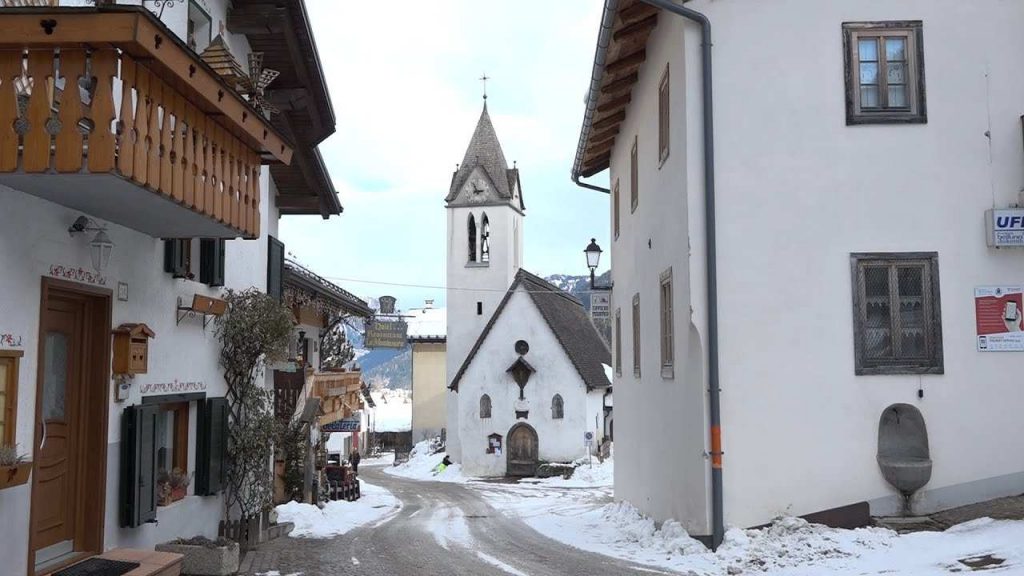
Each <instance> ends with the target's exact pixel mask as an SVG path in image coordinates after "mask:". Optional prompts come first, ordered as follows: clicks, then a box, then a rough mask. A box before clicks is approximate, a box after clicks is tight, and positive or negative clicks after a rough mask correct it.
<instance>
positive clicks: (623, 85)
mask: <svg viewBox="0 0 1024 576" xmlns="http://www.w3.org/2000/svg"><path fill="white" fill-rule="evenodd" d="M639 77H640V75H639V74H637V73H636V72H633V73H632V74H629V75H628V76H623V77H622V78H619V79H618V80H613V81H611V82H609V83H607V84H605V85H604V86H602V87H601V94H603V95H606V96H614V95H619V94H622V93H623V92H629V91H630V90H632V89H633V84H635V83H636V81H637V79H638V78H639Z"/></svg>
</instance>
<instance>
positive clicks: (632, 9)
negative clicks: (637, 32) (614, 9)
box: [618, 0, 659, 26]
mask: <svg viewBox="0 0 1024 576" xmlns="http://www.w3.org/2000/svg"><path fill="white" fill-rule="evenodd" d="M658 11H659V10H658V8H655V7H654V6H651V5H650V4H647V3H645V2H640V1H639V0H638V1H637V2H634V3H633V4H632V5H630V6H627V7H625V8H623V9H622V10H619V14H618V17H619V22H621V23H622V25H624V26H629V25H630V24H632V23H634V22H639V21H640V20H643V19H644V18H647V17H649V16H651V15H652V14H655V15H657V14H658Z"/></svg>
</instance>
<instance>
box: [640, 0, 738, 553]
mask: <svg viewBox="0 0 1024 576" xmlns="http://www.w3.org/2000/svg"><path fill="white" fill-rule="evenodd" d="M641 1H642V2H645V3H647V4H650V5H651V6H655V7H657V8H661V9H662V10H665V11H668V12H671V13H673V14H675V15H677V16H682V17H683V18H686V19H687V20H690V21H691V22H695V23H696V24H699V25H700V30H701V73H702V77H701V87H702V88H703V105H704V226H705V232H704V235H705V238H704V242H705V259H706V261H707V286H706V288H707V292H708V388H709V390H708V396H709V398H708V413H709V414H708V416H709V420H710V421H711V430H710V432H711V454H710V456H711V547H712V548H713V549H718V545H719V544H721V543H722V538H723V536H724V534H725V521H724V505H723V497H722V415H721V404H720V399H719V387H718V261H717V247H716V241H715V239H716V234H715V122H714V120H715V116H714V111H713V104H714V99H713V98H712V82H711V77H712V74H711V73H712V59H711V21H710V20H708V17H707V16H705V15H704V14H701V13H700V12H697V11H695V10H691V9H690V8H686V7H685V6H680V5H678V4H676V3H674V2H671V1H670V0H641Z"/></svg>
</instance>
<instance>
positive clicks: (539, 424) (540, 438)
mask: <svg viewBox="0 0 1024 576" xmlns="http://www.w3.org/2000/svg"><path fill="white" fill-rule="evenodd" d="M445 201H446V202H447V209H448V298H447V301H448V308H447V316H448V327H447V329H448V338H447V376H448V378H449V379H450V380H449V384H448V390H449V391H448V397H447V401H446V410H447V414H448V416H447V438H446V439H447V446H446V447H447V451H448V453H449V454H450V455H451V456H452V458H453V459H454V460H456V461H458V462H461V463H462V465H463V470H465V471H466V473H468V474H471V475H476V476H502V475H505V474H506V473H508V474H510V475H531V474H533V473H534V471H535V469H536V466H537V463H538V461H539V460H547V461H556V462H565V461H569V460H574V459H576V458H578V457H580V456H582V455H584V454H586V452H585V448H584V441H583V438H584V433H585V432H588V431H595V433H594V438H595V439H599V438H601V432H600V430H603V423H601V427H600V428H599V427H598V426H597V424H598V423H600V422H599V421H600V420H601V418H602V417H598V415H599V414H601V413H602V412H601V411H602V408H601V395H602V394H603V392H604V389H605V388H607V387H608V385H609V383H608V379H607V377H606V376H605V374H604V371H603V369H602V367H601V366H602V362H604V363H607V362H608V361H609V359H602V358H604V355H607V354H608V350H607V346H605V344H604V342H603V341H602V340H601V338H600V336H599V335H598V334H597V331H596V330H595V329H594V327H593V324H591V323H590V320H589V319H588V318H587V316H586V313H585V312H584V310H583V307H582V305H581V304H580V303H579V301H578V300H575V299H574V298H573V297H572V296H570V295H568V294H564V293H562V292H561V291H560V290H558V289H557V288H556V287H554V286H552V285H551V284H549V283H547V282H545V281H544V280H542V279H540V278H538V277H536V276H534V275H532V274H529V273H528V272H525V271H524V270H521V269H520V267H521V266H522V258H523V249H522V246H523V217H524V210H525V204H524V203H523V196H522V189H521V186H520V182H519V170H518V169H516V168H514V167H513V168H511V169H510V168H509V167H508V163H507V162H506V160H505V155H504V153H503V152H502V150H501V144H500V142H499V141H498V136H497V134H496V133H495V131H494V126H493V125H492V124H491V118H490V115H489V114H488V112H487V106H486V102H485V105H484V109H483V112H482V113H481V114H480V119H479V121H478V122H477V126H476V130H475V131H474V133H473V138H472V139H471V140H470V143H469V147H468V149H467V150H466V155H465V158H464V159H463V161H462V164H460V165H459V168H458V169H457V170H456V172H455V174H453V176H452V182H451V188H450V190H449V193H448V196H447V198H446V199H445ZM538 292H540V293H542V294H540V293H538ZM566 339H570V340H573V341H571V342H569V341H566ZM521 349H532V350H534V351H533V352H532V353H530V354H529V356H527V354H526V352H520V351H519V350H521ZM513 364H515V366H516V367H517V368H516V370H515V371H518V372H519V373H520V374H519V376H518V377H519V378H522V379H524V380H523V381H522V382H521V384H520V386H518V387H517V386H516V382H515V381H514V380H513V372H510V371H508V369H509V368H510V367H511V366H512V365H513ZM556 404H557V409H556V407H555V405H556ZM530 406H533V408H532V410H531V409H530V408H529V407H530ZM592 413H593V414H592ZM563 414H564V415H565V417H564V418H563V417H562V415H563ZM595 442H596V440H595ZM506 448H510V449H506Z"/></svg>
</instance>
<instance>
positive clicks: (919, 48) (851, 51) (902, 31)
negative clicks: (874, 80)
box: [843, 20, 928, 126]
mask: <svg viewBox="0 0 1024 576" xmlns="http://www.w3.org/2000/svg"><path fill="white" fill-rule="evenodd" d="M896 35H900V36H905V37H906V38H907V40H908V41H907V57H908V61H907V66H908V68H909V69H908V72H907V90H908V92H909V94H908V101H909V103H910V106H909V107H908V108H885V107H882V108H879V109H877V110H867V111H865V110H862V109H861V107H860V86H861V84H860V66H859V63H860V58H859V54H860V53H859V47H858V39H859V38H861V37H864V36H867V37H872V36H896ZM879 64H880V66H879V71H878V76H879V98H880V102H884V101H885V99H886V98H888V94H887V91H886V78H885V60H884V58H883V55H882V53H881V52H880V53H879ZM843 65H844V72H845V78H846V125H847V126H856V125H863V124H927V123H928V106H927V93H926V90H925V65H924V27H923V24H922V22H921V21H920V20H899V21H889V22H844V23H843Z"/></svg>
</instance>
